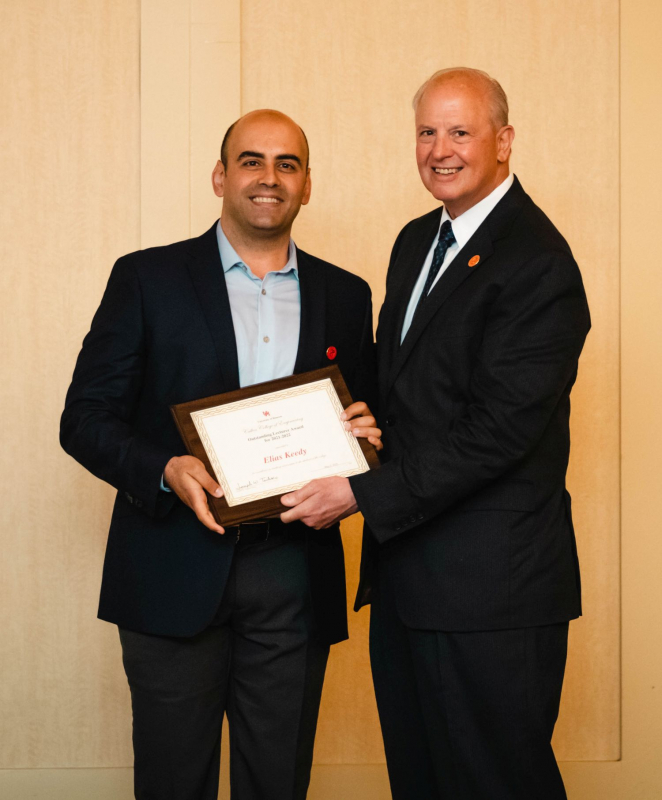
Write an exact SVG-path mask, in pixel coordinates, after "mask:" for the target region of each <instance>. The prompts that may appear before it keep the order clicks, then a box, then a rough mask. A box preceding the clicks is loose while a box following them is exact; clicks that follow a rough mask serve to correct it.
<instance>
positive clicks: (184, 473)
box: [163, 456, 225, 533]
mask: <svg viewBox="0 0 662 800" xmlns="http://www.w3.org/2000/svg"><path fill="white" fill-rule="evenodd" d="M163 477H164V479H165V482H166V483H167V484H168V487H169V488H170V489H172V491H173V492H175V494H176V495H177V497H179V499H180V500H181V501H182V503H186V505H187V506H188V507H189V508H191V509H192V510H193V511H194V513H195V516H196V517H197V518H198V519H199V520H200V522H202V524H203V525H205V526H206V527H207V528H209V530H210V531H216V533H225V529H224V528H221V526H220V525H219V524H218V523H217V522H216V520H215V519H214V517H213V515H212V513H211V511H210V510H209V503H208V502H207V495H206V494H205V489H206V490H207V491H208V492H209V494H212V495H214V497H223V489H221V487H220V486H219V485H218V484H217V483H216V481H215V480H214V479H213V478H212V477H211V475H210V474H209V473H208V472H207V470H206V469H205V465H204V464H203V463H202V461H200V459H199V458H195V457H194V456H175V458H171V459H170V461H168V463H167V464H166V468H165V469H164V470H163Z"/></svg>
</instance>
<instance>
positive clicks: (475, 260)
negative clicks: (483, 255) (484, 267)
mask: <svg viewBox="0 0 662 800" xmlns="http://www.w3.org/2000/svg"><path fill="white" fill-rule="evenodd" d="M479 261H480V256H472V257H471V258H470V259H469V266H470V267H475V266H476V264H477V263H478V262H479Z"/></svg>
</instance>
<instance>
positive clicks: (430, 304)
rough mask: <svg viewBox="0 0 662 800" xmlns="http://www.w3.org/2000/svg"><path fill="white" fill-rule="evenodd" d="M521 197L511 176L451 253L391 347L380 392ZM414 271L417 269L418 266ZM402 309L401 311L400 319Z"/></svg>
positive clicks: (486, 252) (505, 227)
mask: <svg viewBox="0 0 662 800" xmlns="http://www.w3.org/2000/svg"><path fill="white" fill-rule="evenodd" d="M525 197H526V195H525V193H524V190H523V189H522V186H521V184H520V182H519V181H518V180H517V178H515V180H514V182H513V185H512V186H511V188H510V189H509V190H508V192H507V193H506V194H505V195H504V197H503V198H502V199H501V200H500V201H499V203H497V205H496V206H495V208H494V209H493V210H492V212H491V213H490V214H489V215H488V216H487V218H486V219H485V221H484V222H483V223H482V224H481V225H480V227H479V228H478V230H477V231H476V232H475V233H474V235H473V236H472V237H471V239H469V241H468V242H467V244H466V245H465V246H464V247H463V248H462V250H460V252H459V253H458V254H457V255H456V256H455V258H454V259H453V261H452V263H451V265H450V266H449V267H448V269H447V270H446V271H445V272H444V273H443V275H442V276H441V277H440V278H439V280H438V281H437V283H436V284H435V286H434V287H433V289H432V291H431V292H430V294H429V295H428V298H427V300H426V301H425V302H424V304H423V305H422V306H421V307H420V308H419V309H418V311H417V313H416V314H415V316H414V319H413V320H412V324H411V327H410V328H409V330H408V331H407V335H406V336H405V339H404V341H403V342H402V345H401V346H400V348H399V349H394V351H393V352H394V357H393V360H392V361H391V363H390V365H389V366H388V367H387V374H388V378H387V380H386V383H385V384H384V385H383V387H382V388H383V391H388V390H389V389H390V388H391V386H393V383H394V382H395V379H396V378H397V376H398V374H399V373H400V370H401V369H402V367H403V366H404V364H405V362H406V361H407V359H408V358H409V355H410V354H411V352H412V350H413V349H414V346H415V345H416V342H417V341H418V340H419V338H420V337H421V335H422V333H423V332H424V331H425V329H426V328H427V326H428V325H429V324H430V322H431V321H432V319H433V318H434V317H435V315H436V314H437V313H439V311H440V309H441V308H442V306H443V305H444V303H445V302H446V300H448V298H449V297H450V296H451V295H452V294H453V292H454V291H455V290H456V289H457V288H458V287H459V286H460V285H461V284H462V283H464V281H465V280H467V278H468V277H469V276H470V275H473V274H475V273H476V272H477V271H478V270H479V269H481V268H483V267H484V265H485V263H486V262H487V261H488V259H489V257H490V256H491V255H492V253H493V249H494V248H493V242H494V241H496V240H497V239H500V238H502V237H504V236H505V235H506V234H507V233H508V231H509V229H510V226H511V225H512V222H513V220H514V218H515V216H516V215H517V213H518V212H519V209H520V208H521V205H522V200H523V199H524V198H525ZM421 238H422V239H423V238H424V239H426V240H427V236H422V237H421ZM433 239H434V237H433ZM431 244H432V240H431V241H430V243H429V244H428V248H427V249H428V250H429V249H430V246H431ZM426 252H427V251H426ZM416 253H417V254H418V253H419V248H416ZM475 255H478V256H480V261H479V262H478V264H476V265H475V266H473V267H470V266H469V263H468V262H469V260H470V259H471V258H472V257H473V256H475ZM421 264H422V262H421ZM418 271H419V272H420V265H419V268H418ZM417 276H418V273H417ZM414 283H415V281H414ZM414 283H412V285H411V289H410V290H409V292H408V294H406V295H402V296H401V297H400V305H401V306H404V309H405V312H406V308H407V305H408V304H409V299H410V297H411V292H412V290H413V286H414ZM403 292H404V287H403ZM405 312H402V319H403V320H404V313H405ZM401 330H402V324H400V327H398V328H397V330H396V331H392V332H391V338H392V339H395V341H396V342H399V340H400V331H401ZM382 366H383V365H382Z"/></svg>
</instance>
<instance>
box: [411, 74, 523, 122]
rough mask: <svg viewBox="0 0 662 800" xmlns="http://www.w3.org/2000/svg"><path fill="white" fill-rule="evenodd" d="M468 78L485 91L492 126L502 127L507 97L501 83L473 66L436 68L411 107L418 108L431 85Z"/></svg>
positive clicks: (505, 114) (505, 113)
mask: <svg viewBox="0 0 662 800" xmlns="http://www.w3.org/2000/svg"><path fill="white" fill-rule="evenodd" d="M456 78H457V79H460V80H461V79H462V78H468V79H469V81H470V82H471V83H472V84H474V85H481V86H483V87H484V88H485V90H486V91H487V94H488V97H489V99H490V106H491V117H492V122H493V124H494V126H495V127H496V128H497V129H498V128H502V127H503V126H504V125H507V124H508V97H507V96H506V93H505V92H504V90H503V88H502V86H501V84H500V83H499V81H497V80H496V78H493V77H492V76H491V75H489V74H488V73H487V72H483V70H482V69H474V68H473V67H448V68H446V69H440V70H437V72H435V73H434V74H433V75H431V76H430V77H429V78H428V79H427V80H426V81H425V82H424V83H423V84H422V85H421V86H420V87H419V89H418V91H417V92H416V94H415V95H414V99H413V100H412V108H413V109H414V111H416V110H417V109H418V105H419V103H420V102H421V98H422V97H423V95H424V94H425V92H426V91H427V90H428V89H429V88H430V87H432V86H437V85H440V84H442V83H445V82H447V81H451V80H453V79H456Z"/></svg>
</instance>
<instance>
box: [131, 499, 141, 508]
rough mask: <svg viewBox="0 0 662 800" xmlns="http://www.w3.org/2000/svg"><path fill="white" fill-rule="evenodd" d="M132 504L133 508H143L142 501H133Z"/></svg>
mask: <svg viewBox="0 0 662 800" xmlns="http://www.w3.org/2000/svg"><path fill="white" fill-rule="evenodd" d="M133 504H134V506H135V507H136V508H142V507H143V501H142V500H134V501H133Z"/></svg>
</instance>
